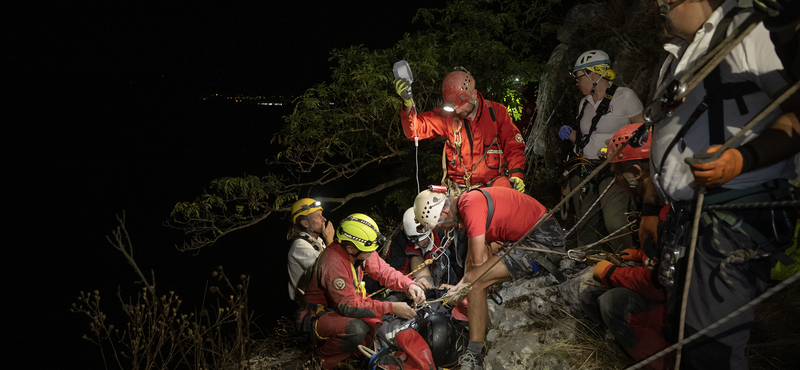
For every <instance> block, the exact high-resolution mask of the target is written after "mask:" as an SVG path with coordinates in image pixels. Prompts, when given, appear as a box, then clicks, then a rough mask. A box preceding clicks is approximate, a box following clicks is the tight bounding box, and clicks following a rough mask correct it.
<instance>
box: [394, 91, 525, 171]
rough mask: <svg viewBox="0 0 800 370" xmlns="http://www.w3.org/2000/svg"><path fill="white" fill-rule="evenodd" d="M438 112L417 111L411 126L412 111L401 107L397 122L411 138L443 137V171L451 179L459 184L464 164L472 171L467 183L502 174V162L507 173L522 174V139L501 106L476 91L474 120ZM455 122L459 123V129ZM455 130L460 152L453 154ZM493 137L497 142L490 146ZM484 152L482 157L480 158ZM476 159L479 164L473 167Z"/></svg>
mask: <svg viewBox="0 0 800 370" xmlns="http://www.w3.org/2000/svg"><path fill="white" fill-rule="evenodd" d="M489 107H492V109H493V110H494V113H495V116H496V117H497V122H493V120H492V115H491V114H490V113H489ZM441 113H443V112H442V110H441V109H440V108H435V109H434V110H433V111H431V112H425V113H420V114H417V115H416V127H414V117H413V111H412V114H411V115H408V114H406V113H405V111H404V110H402V109H401V110H400V121H401V123H402V126H403V132H405V134H406V137H408V138H409V139H412V140H413V139H414V135H415V132H416V135H417V136H418V137H419V138H420V139H429V138H433V137H437V136H444V137H446V138H447V144H446V149H445V152H446V154H447V173H448V174H450V179H451V180H453V181H455V182H457V183H460V184H463V183H464V167H466V169H467V173H472V175H471V177H470V184H472V185H475V184H478V183H485V182H487V181H490V180H492V179H493V178H495V177H497V176H498V175H500V174H502V173H503V169H504V168H503V167H504V165H505V164H507V165H508V170H509V174H510V176H512V177H519V178H522V177H523V176H524V175H523V172H524V170H525V142H524V140H523V139H522V134H520V133H519V129H517V126H514V123H512V122H511V117H509V115H508V111H507V110H506V107H505V106H504V105H502V104H500V103H496V102H493V101H491V100H486V99H484V98H483V95H482V94H480V93H478V112H477V115H476V116H475V121H474V122H471V121H469V120H467V119H465V118H461V119H459V118H458V117H456V116H454V115H447V116H445V115H442V114H441ZM459 121H461V123H462V124H461V127H460V128H459ZM415 129H416V131H415ZM456 129H457V130H456ZM456 131H457V132H458V133H459V134H460V140H461V146H460V151H461V153H460V155H456V149H457V148H456V145H455V143H456V142H457V141H458V140H457V139H458V136H456V134H455V132H456ZM495 137H496V138H497V142H496V143H495V144H494V145H492V141H493V140H494V139H495ZM487 150H489V152H488V153H487ZM484 153H486V156H485V157H484V159H483V160H482V161H480V160H481V157H482V156H483V154H484ZM478 161H480V163H479V164H478V166H477V167H475V164H476V163H478ZM462 164H463V165H462ZM473 168H474V171H473Z"/></svg>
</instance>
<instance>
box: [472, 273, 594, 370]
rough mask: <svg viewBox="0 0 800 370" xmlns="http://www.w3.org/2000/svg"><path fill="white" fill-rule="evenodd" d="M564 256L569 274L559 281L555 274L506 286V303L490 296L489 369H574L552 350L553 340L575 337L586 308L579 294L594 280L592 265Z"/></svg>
mask: <svg viewBox="0 0 800 370" xmlns="http://www.w3.org/2000/svg"><path fill="white" fill-rule="evenodd" d="M574 262H575V261H571V260H563V261H562V263H561V269H562V271H563V272H564V273H565V275H566V276H567V277H568V280H567V281H565V282H564V283H561V284H558V282H557V281H556V280H555V279H553V277H552V275H547V276H539V277H535V278H532V279H524V280H518V281H516V282H508V283H505V284H503V288H502V289H501V290H500V291H499V294H500V296H501V297H503V301H504V303H503V305H497V304H496V303H494V302H493V301H492V300H489V329H490V330H489V332H488V333H487V335H486V344H487V347H488V352H487V354H486V357H485V359H484V360H485V361H484V363H485V367H486V369H488V370H528V369H534V368H536V369H539V368H541V369H544V368H549V369H569V368H570V365H569V363H568V362H567V361H566V360H565V359H564V358H563V356H558V355H557V354H554V353H550V352H548V351H547V350H546V348H547V347H548V345H549V344H550V343H564V342H567V341H569V340H570V339H572V338H573V337H574V335H575V328H576V325H581V324H579V323H578V322H577V318H581V317H582V316H583V315H582V313H581V312H580V303H579V302H578V297H579V294H580V291H581V290H583V289H585V287H586V286H587V285H586V284H584V283H583V282H584V281H586V280H587V279H588V280H591V277H592V268H593V267H592V266H587V265H585V264H583V263H577V264H576V263H574Z"/></svg>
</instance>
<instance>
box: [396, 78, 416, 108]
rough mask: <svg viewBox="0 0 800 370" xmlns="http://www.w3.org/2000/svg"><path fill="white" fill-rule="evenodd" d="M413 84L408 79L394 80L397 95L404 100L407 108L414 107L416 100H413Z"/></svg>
mask: <svg viewBox="0 0 800 370" xmlns="http://www.w3.org/2000/svg"><path fill="white" fill-rule="evenodd" d="M410 87H411V82H410V81H408V79H406V78H398V79H396V80H394V89H395V91H397V95H400V97H401V98H402V99H403V104H405V106H406V107H410V106H412V105H414V100H413V99H412V98H411V89H410Z"/></svg>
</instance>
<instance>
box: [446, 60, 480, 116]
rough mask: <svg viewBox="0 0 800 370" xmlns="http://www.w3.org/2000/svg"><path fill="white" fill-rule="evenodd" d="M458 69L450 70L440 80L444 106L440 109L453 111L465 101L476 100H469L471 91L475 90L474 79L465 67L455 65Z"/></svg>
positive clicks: (474, 102) (471, 101)
mask: <svg viewBox="0 0 800 370" xmlns="http://www.w3.org/2000/svg"><path fill="white" fill-rule="evenodd" d="M456 68H457V69H458V70H455V71H453V72H450V73H449V74H447V76H445V78H444V81H443V82H442V98H443V99H444V106H443V107H442V109H444V110H445V111H448V112H453V111H455V110H456V109H458V107H460V106H462V105H464V104H465V103H473V104H476V103H477V102H476V101H474V100H470V96H472V91H473V90H475V79H474V78H472V75H471V74H470V73H469V71H467V70H466V69H464V68H462V67H456Z"/></svg>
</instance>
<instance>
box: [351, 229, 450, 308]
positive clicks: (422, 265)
mask: <svg viewBox="0 0 800 370" xmlns="http://www.w3.org/2000/svg"><path fill="white" fill-rule="evenodd" d="M450 241H451V239H448V240H447V242H446V243H445V244H444V245H443V246H441V247H439V249H442V248H447V247H448V246H449V245H450ZM431 243H433V240H431ZM443 255H444V253H440V254H439V255H438V256H436V257H435V258H429V259H426V260H425V261H423V262H422V263H420V264H419V266H417V268H416V269H414V271H411V272H409V273H408V274H406V277H409V276H411V275H413V274H414V273H416V272H417V271H419V270H422V268H423V267H427V266H430V265H432V264H433V262H434V261H436V260H437V259H439V258H441V257H442V256H443ZM386 289H389V288H387V287H383V288H381V289H378V290H377V291H375V292H373V293H372V294H370V295H368V296H367V298H372V296H374V295H376V294H378V293H380V292H383V291H384V290H386Z"/></svg>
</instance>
